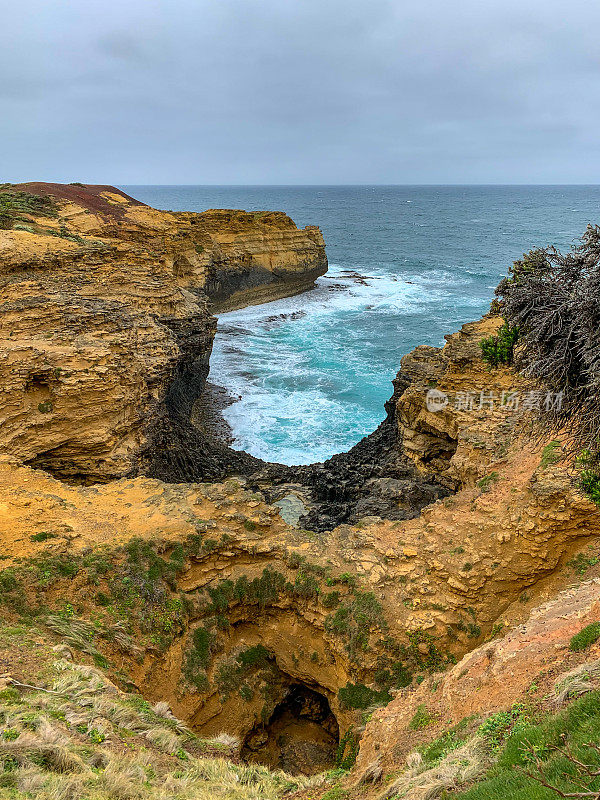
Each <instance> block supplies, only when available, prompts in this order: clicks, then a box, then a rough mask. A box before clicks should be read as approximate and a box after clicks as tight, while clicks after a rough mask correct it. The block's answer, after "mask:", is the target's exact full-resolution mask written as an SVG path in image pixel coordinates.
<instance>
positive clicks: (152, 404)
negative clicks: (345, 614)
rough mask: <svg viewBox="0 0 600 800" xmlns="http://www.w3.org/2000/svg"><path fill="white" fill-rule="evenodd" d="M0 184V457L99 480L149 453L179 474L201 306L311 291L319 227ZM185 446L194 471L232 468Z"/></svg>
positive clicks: (76, 190)
mask: <svg viewBox="0 0 600 800" xmlns="http://www.w3.org/2000/svg"><path fill="white" fill-rule="evenodd" d="M0 191H1V198H2V211H3V217H2V220H3V221H2V227H3V228H4V229H3V230H0V280H1V281H2V305H1V307H0V348H1V350H2V359H1V362H2V366H0V371H1V372H0V385H1V387H2V388H1V407H2V420H1V423H2V424H1V430H0V452H1V453H9V454H11V455H14V456H16V457H17V458H19V459H20V460H21V461H23V462H25V463H29V464H34V465H36V466H39V467H43V468H44V469H47V470H50V471H51V472H53V473H54V474H57V475H61V476H63V477H66V478H69V479H77V480H87V481H97V480H108V479H111V478H114V477H118V476H121V475H124V474H127V473H130V472H132V471H133V470H135V469H141V468H142V465H145V468H147V469H148V470H149V471H152V466H151V465H152V463H153V458H154V455H156V454H157V451H158V448H159V447H160V449H161V452H164V451H166V450H170V455H169V457H168V458H167V460H166V462H165V460H164V459H163V460H162V461H161V463H160V464H159V465H158V466H156V468H155V471H156V472H157V473H160V474H161V475H162V476H164V477H166V478H168V477H169V476H168V475H167V474H165V470H168V469H169V468H172V469H173V477H174V478H175V479H185V477H186V476H185V475H183V476H182V475H177V474H176V470H175V468H174V467H173V464H174V463H179V462H181V464H183V463H184V461H185V459H184V458H183V455H182V454H183V453H184V451H186V450H188V449H189V448H188V447H187V445H188V444H189V440H190V439H191V438H193V437H192V436H191V435H190V431H189V430H188V429H189V416H190V413H191V407H192V405H193V402H194V400H195V399H196V398H197V397H198V395H199V394H200V392H201V391H202V387H203V384H204V380H205V378H206V375H207V373H208V363H209V356H210V351H211V346H212V339H213V336H214V332H215V328H216V321H215V318H214V317H213V316H212V315H211V313H210V311H211V308H214V307H224V306H227V307H235V306H237V305H244V304H246V303H248V302H259V301H262V300H265V299H273V298H274V297H281V296H284V295H286V294H293V293H294V292H297V291H302V290H304V289H306V288H309V287H310V286H311V285H312V283H313V282H314V280H315V278H316V277H318V275H321V274H323V273H324V272H325V271H326V269H327V261H326V257H325V250H324V245H323V239H322V236H321V234H320V232H319V230H318V229H317V228H308V229H305V230H304V231H302V230H298V229H297V228H296V226H295V225H294V223H293V222H292V221H291V220H290V219H289V217H287V216H286V215H285V214H281V213H255V214H252V213H246V212H243V211H209V212H205V213H202V214H191V213H185V214H176V213H171V212H164V211H157V210H156V209H152V208H149V207H148V206H145V205H143V204H142V203H139V202H138V201H135V200H133V199H132V198H130V197H128V196H127V195H125V194H124V193H123V192H120V191H119V190H117V189H114V188H113V187H110V186H81V185H68V186H64V185H59V184H22V185H19V186H8V187H7V186H5V187H3V188H2V189H1V190H0ZM182 438H186V441H185V442H184V443H183V444H182ZM196 438H197V440H198V441H196V443H195V452H196V466H197V471H198V470H200V471H202V472H203V473H204V475H205V476H210V475H211V474H213V475H214V473H215V472H216V473H219V474H224V473H225V472H227V470H228V469H236V468H237V469H242V470H243V466H244V464H243V463H241V462H242V461H244V460H243V458H241V457H237V456H235V455H233V454H232V453H231V452H230V451H227V450H226V449H225V448H223V450H222V452H217V453H215V451H214V450H212V449H211V447H210V445H209V443H208V442H207V441H206V439H205V438H203V437H202V435H200V434H198V436H197V437H196ZM155 440H156V441H158V443H159V444H153V442H154V441H155ZM179 455H181V458H179ZM187 457H188V456H186V458H187ZM169 458H170V461H169ZM228 459H229V460H230V461H231V463H232V464H233V466H231V465H230V464H229V461H228ZM220 461H223V462H224V464H222V463H219V462H220ZM165 463H166V466H165ZM244 463H246V462H244ZM248 463H250V464H255V462H254V461H253V460H251V459H250V460H249V462H248ZM161 470H162V472H161ZM181 472H182V473H185V470H183V469H182V470H181Z"/></svg>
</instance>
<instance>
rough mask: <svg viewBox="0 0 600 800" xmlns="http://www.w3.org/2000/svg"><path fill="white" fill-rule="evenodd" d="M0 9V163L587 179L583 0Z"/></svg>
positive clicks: (89, 176) (109, 175)
mask: <svg viewBox="0 0 600 800" xmlns="http://www.w3.org/2000/svg"><path fill="white" fill-rule="evenodd" d="M0 11H1V14H0V181H2V180H6V181H23V180H35V179H37V180H49V181H61V182H63V181H67V182H68V181H75V180H79V181H83V182H89V183H94V182H97V183H118V184H131V183H174V184H177V183H192V184H194V183H216V184H221V183H236V184H237V183H240V184H243V183H303V184H311V183H325V184H329V183H598V182H600V39H599V35H598V31H599V30H600V3H598V2H595V1H594V0H590V1H588V2H584V1H583V0H571V1H570V2H569V3H567V2H566V1H565V0H454V2H452V1H451V0H450V1H449V0H18V1H17V2H14V0H13V2H10V3H9V2H8V0H0Z"/></svg>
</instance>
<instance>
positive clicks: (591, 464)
mask: <svg viewBox="0 0 600 800" xmlns="http://www.w3.org/2000/svg"><path fill="white" fill-rule="evenodd" d="M576 464H577V466H578V467H579V468H580V472H579V488H580V489H581V491H582V492H583V493H584V494H585V495H586V496H587V497H589V499H590V500H591V501H592V503H595V504H596V505H597V506H600V472H599V471H598V469H599V467H598V457H597V456H595V455H592V452H591V451H590V450H588V449H585V450H582V452H581V453H580V454H579V456H578V457H577V461H576Z"/></svg>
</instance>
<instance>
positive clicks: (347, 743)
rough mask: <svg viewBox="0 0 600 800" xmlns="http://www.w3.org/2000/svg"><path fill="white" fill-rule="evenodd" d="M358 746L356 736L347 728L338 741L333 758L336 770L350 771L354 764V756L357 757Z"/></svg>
mask: <svg viewBox="0 0 600 800" xmlns="http://www.w3.org/2000/svg"><path fill="white" fill-rule="evenodd" d="M358 744H359V740H358V736H356V734H355V733H354V731H353V729H352V727H350V728H348V730H347V731H346V733H345V734H344V735H343V736H342V738H341V739H340V743H339V745H338V749H337V753H336V756H335V765H336V767H338V769H343V770H349V769H352V767H353V766H354V764H355V762H356V756H357V755H358Z"/></svg>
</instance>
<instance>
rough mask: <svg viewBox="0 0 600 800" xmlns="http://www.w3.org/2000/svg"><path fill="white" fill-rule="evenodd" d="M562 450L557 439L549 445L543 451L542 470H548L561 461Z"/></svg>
mask: <svg viewBox="0 0 600 800" xmlns="http://www.w3.org/2000/svg"><path fill="white" fill-rule="evenodd" d="M561 449H562V445H561V443H560V442H559V441H557V440H556V439H554V440H553V441H552V442H550V443H549V444H547V445H546V446H545V447H544V449H543V450H542V459H541V461H540V467H541V468H542V469H547V468H548V467H550V466H552V465H553V464H556V463H557V462H558V461H560V454H561Z"/></svg>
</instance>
